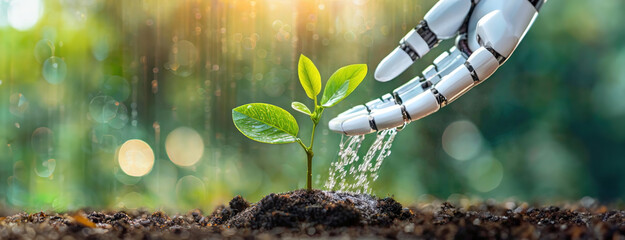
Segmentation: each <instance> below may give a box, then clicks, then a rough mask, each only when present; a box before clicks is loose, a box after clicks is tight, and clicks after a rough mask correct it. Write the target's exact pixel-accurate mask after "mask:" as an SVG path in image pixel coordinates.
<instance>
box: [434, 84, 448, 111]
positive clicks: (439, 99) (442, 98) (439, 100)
mask: <svg viewBox="0 0 625 240" xmlns="http://www.w3.org/2000/svg"><path fill="white" fill-rule="evenodd" d="M431 91H432V94H433V95H434V97H435V98H436V102H437V103H438V105H440V106H441V107H443V106H445V105H447V98H445V96H443V94H441V93H440V92H438V90H436V88H432V90H431Z"/></svg>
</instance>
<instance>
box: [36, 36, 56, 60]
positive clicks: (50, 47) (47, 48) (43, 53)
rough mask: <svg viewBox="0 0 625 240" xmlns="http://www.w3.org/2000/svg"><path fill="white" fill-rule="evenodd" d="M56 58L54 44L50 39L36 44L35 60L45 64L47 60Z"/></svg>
mask: <svg viewBox="0 0 625 240" xmlns="http://www.w3.org/2000/svg"><path fill="white" fill-rule="evenodd" d="M52 56H54V43H52V41H50V40H48V39H42V40H39V42H37V44H35V59H37V62H39V63H43V62H45V61H46V59H48V58H50V57H52Z"/></svg>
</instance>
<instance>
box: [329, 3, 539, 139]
mask: <svg viewBox="0 0 625 240" xmlns="http://www.w3.org/2000/svg"><path fill="white" fill-rule="evenodd" d="M467 2H468V3H470V4H469V5H468V10H466V12H467V13H473V15H472V16H468V17H465V16H464V15H463V16H462V20H460V22H461V24H462V22H467V21H466V20H465V18H470V19H473V20H474V25H473V26H474V27H473V28H472V27H471V26H470V24H471V21H468V24H469V26H465V27H466V28H467V29H468V31H466V32H464V33H462V32H461V35H460V36H459V37H458V40H457V47H452V48H451V49H450V50H449V52H444V53H443V54H441V55H439V57H437V58H436V59H435V60H434V63H433V65H431V66H429V67H428V68H426V69H425V71H424V72H423V76H422V77H416V78H414V79H412V80H410V81H409V82H407V83H406V84H404V85H402V86H401V87H399V88H397V89H395V90H394V91H393V93H391V94H386V95H384V96H382V97H381V98H379V99H375V100H373V101H370V102H368V103H366V104H365V105H361V106H357V107H354V108H352V109H350V110H348V111H346V112H344V113H342V114H340V115H339V116H338V117H336V118H335V119H333V120H331V121H330V124H329V125H330V129H331V130H333V131H336V132H340V133H344V134H346V135H362V134H367V133H371V132H375V131H378V130H383V129H389V128H397V127H402V126H404V125H405V124H406V123H409V122H411V121H415V120H418V119H421V118H423V117H426V116H428V115H430V114H432V113H434V112H436V111H438V110H439V109H440V108H441V107H444V106H445V105H447V104H449V103H451V102H452V101H454V100H456V99H457V98H458V97H460V96H461V95H462V94H464V93H465V92H467V91H468V90H470V89H471V88H473V87H474V86H477V85H478V84H479V83H481V82H482V81H483V80H485V79H487V78H488V77H490V75H492V74H493V73H494V72H495V71H496V70H497V68H498V67H499V66H500V65H501V64H503V63H504V62H505V61H506V59H507V58H508V57H509V56H510V55H511V54H512V52H513V51H514V49H515V48H516V46H517V45H518V43H519V41H520V39H522V38H523V36H524V35H525V33H526V31H527V29H528V28H529V26H530V25H531V23H532V22H533V20H534V19H535V17H536V15H537V11H538V8H539V7H540V6H541V5H542V1H533V0H529V1H528V0H507V1H500V0H481V1H480V2H479V3H477V1H471V0H458V1H455V0H442V1H439V2H438V3H437V4H436V5H435V7H434V8H433V9H432V10H430V12H428V14H427V15H426V20H425V21H424V22H422V23H421V24H419V26H417V30H414V31H411V32H410V33H408V35H407V36H406V37H404V38H403V39H402V41H401V42H400V47H398V48H397V49H395V50H394V51H393V52H392V53H391V54H390V55H389V56H387V57H386V58H385V59H384V60H383V61H382V62H381V63H380V65H379V66H378V69H376V73H375V77H376V79H378V77H381V78H382V79H381V81H387V80H389V79H392V78H394V77H396V76H397V75H399V73H401V72H402V71H404V70H405V69H406V68H407V67H408V66H410V65H411V64H412V62H413V61H414V60H415V59H417V58H418V56H422V55H418V54H421V53H423V54H425V53H427V51H422V50H419V49H425V48H421V47H418V46H422V45H419V44H423V43H418V41H414V40H411V39H413V38H415V32H416V33H419V32H420V31H419V30H418V29H419V27H420V26H421V28H423V27H424V26H436V27H437V28H438V29H443V28H441V27H439V26H453V27H458V28H461V26H460V25H456V23H457V22H458V19H460V18H458V17H456V18H453V17H449V16H451V15H453V14H449V13H447V12H448V11H458V10H457V9H464V8H467V6H466V5H467V4H466V3H467ZM476 4H477V5H476ZM536 6H538V8H537V7H536ZM441 9H442V10H441ZM439 10H440V11H444V13H440V14H437V13H436V11H439ZM460 12H464V11H460ZM448 15H449V16H448ZM465 15H466V13H465ZM476 15H477V16H476ZM428 16H430V18H429V21H428ZM431 16H445V17H444V18H443V17H431ZM445 18H451V22H452V23H448V24H441V23H438V21H444V20H445ZM430 21H432V23H434V22H436V23H435V24H432V23H429V22H430ZM424 23H425V24H424ZM428 23H429V24H428ZM448 28H451V27H448ZM458 28H456V29H455V30H447V31H441V30H438V31H439V32H437V33H439V34H440V35H441V36H443V37H446V38H449V37H450V36H451V35H453V34H455V33H456V32H458V30H459V29H458ZM430 30H432V32H434V31H435V30H434V29H431V28H430ZM460 30H462V29H460ZM421 32H424V31H421ZM418 36H419V37H423V36H428V35H427V34H426V35H422V34H418ZM435 36H438V35H436V34H435ZM467 38H468V39H467ZM423 39H425V38H423ZM415 42H417V43H415ZM436 42H438V40H436ZM402 44H404V45H409V48H408V50H412V49H416V50H414V51H415V52H416V53H417V58H414V55H411V54H410V51H405V50H404V49H405V47H402ZM472 45H473V46H474V47H473V49H475V51H472V50H471V49H472V48H471V46H472ZM428 46H430V45H428ZM430 48H431V47H430ZM427 50H428V51H429V48H428V49H427ZM406 56H410V57H411V58H410V59H407V58H406ZM378 80H380V79H378Z"/></svg>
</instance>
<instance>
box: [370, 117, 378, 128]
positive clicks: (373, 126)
mask: <svg viewBox="0 0 625 240" xmlns="http://www.w3.org/2000/svg"><path fill="white" fill-rule="evenodd" d="M369 127H371V129H373V130H375V131H377V130H378V126H377V125H375V119H373V116H371V115H369Z"/></svg>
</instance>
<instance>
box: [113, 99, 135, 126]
mask: <svg viewBox="0 0 625 240" xmlns="http://www.w3.org/2000/svg"><path fill="white" fill-rule="evenodd" d="M128 120H130V118H129V117H128V108H127V107H126V105H124V103H122V102H117V111H116V112H115V117H113V119H111V120H110V121H109V122H108V123H109V126H111V127H112V128H115V129H122V128H124V127H125V126H126V124H128Z"/></svg>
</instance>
